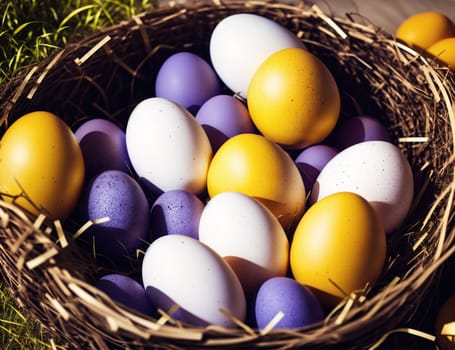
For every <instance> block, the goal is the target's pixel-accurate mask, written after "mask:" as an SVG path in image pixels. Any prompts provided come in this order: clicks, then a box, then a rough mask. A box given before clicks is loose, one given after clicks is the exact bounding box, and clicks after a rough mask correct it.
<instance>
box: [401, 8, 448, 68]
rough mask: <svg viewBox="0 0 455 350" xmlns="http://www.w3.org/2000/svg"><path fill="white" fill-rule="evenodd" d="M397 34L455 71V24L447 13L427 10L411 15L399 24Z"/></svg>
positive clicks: (403, 40)
mask: <svg viewBox="0 0 455 350" xmlns="http://www.w3.org/2000/svg"><path fill="white" fill-rule="evenodd" d="M428 28H431V30H428ZM395 36H396V38H397V39H398V40H400V41H402V42H404V43H406V44H407V45H409V46H410V47H413V48H414V49H416V50H418V51H421V52H423V53H424V54H427V55H428V56H429V57H430V59H435V58H436V60H437V61H438V62H439V63H442V64H443V65H445V66H448V67H449V69H450V70H452V71H455V24H454V23H453V22H452V20H451V19H450V18H449V17H447V16H446V15H445V14H443V13H440V12H436V11H425V12H419V13H416V14H414V15H412V16H409V17H408V18H406V19H405V20H404V21H403V22H402V23H401V24H400V25H399V26H398V28H397V30H396V32H395Z"/></svg>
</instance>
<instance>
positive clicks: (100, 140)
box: [75, 118, 131, 181]
mask: <svg viewBox="0 0 455 350" xmlns="http://www.w3.org/2000/svg"><path fill="white" fill-rule="evenodd" d="M75 135H76V139H77V140H78V142H79V145H80V147H81V150H82V155H83V156H84V163H85V169H86V170H85V171H86V180H87V181H88V180H90V179H92V178H93V176H95V175H97V174H99V173H101V172H103V171H105V170H121V171H124V172H128V169H129V168H130V164H131V163H130V160H129V157H128V152H127V150H126V142H125V132H124V131H123V130H122V129H121V128H120V127H119V126H117V125H116V124H114V123H113V122H111V121H109V120H105V119H100V118H97V119H91V120H89V121H87V122H85V123H84V124H82V125H81V126H80V127H79V128H78V129H77V130H76V132H75Z"/></svg>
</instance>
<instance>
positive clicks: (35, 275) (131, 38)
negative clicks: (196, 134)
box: [0, 0, 455, 349]
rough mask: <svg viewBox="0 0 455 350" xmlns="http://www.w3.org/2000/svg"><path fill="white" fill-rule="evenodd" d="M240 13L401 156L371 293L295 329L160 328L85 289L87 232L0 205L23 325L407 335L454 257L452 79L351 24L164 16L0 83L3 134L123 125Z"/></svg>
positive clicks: (6, 269)
mask: <svg viewBox="0 0 455 350" xmlns="http://www.w3.org/2000/svg"><path fill="white" fill-rule="evenodd" d="M239 12H250V13H256V14H260V15H263V16H265V17H268V18H271V19H273V20H275V21H277V22H279V23H281V24H282V25H284V26H286V27H287V28H288V29H290V30H291V31H293V32H295V33H298V35H299V36H300V37H301V38H302V40H303V41H304V43H305V44H306V45H307V47H308V48H309V50H311V51H312V52H313V53H315V54H316V55H317V56H318V57H319V58H321V60H323V62H325V63H326V65H327V66H328V67H329V69H330V70H331V71H332V73H333V74H334V76H335V78H336V80H337V83H338V85H339V88H340V91H341V96H342V106H343V111H342V116H341V117H342V118H345V117H346V116H349V115H354V114H357V115H358V114H370V115H375V116H377V117H378V118H380V119H381V120H382V121H383V122H384V124H385V125H386V126H387V127H388V129H389V131H390V133H391V135H392V136H393V138H394V140H395V141H396V143H397V144H398V145H399V147H400V148H401V149H402V151H403V153H404V154H405V155H406V156H407V157H408V159H409V161H410V163H411V165H412V168H413V171H414V174H415V183H416V186H415V188H416V193H415V201H414V204H413V207H412V211H411V213H410V214H409V218H408V220H407V221H406V222H405V224H404V225H403V227H402V229H401V230H400V231H399V232H397V233H395V234H393V235H392V236H391V237H390V238H389V242H388V243H389V246H388V259H387V266H386V269H385V271H384V275H383V277H382V278H381V279H380V281H379V282H378V283H377V284H376V285H375V286H373V287H372V288H369V289H368V290H365V291H359V293H353V294H352V295H350V296H347V297H346V300H345V301H344V302H343V303H341V304H340V305H339V306H338V307H337V308H336V309H335V310H333V312H332V313H331V314H330V315H329V316H328V317H327V318H326V320H325V321H324V322H322V323H318V324H315V325H313V326H310V327H306V328H304V329H299V330H286V329H285V330H278V329H273V322H274V320H271V322H272V323H271V325H270V327H268V328H267V329H264V330H256V329H251V328H250V327H249V326H247V325H244V324H242V323H240V322H239V327H238V328H236V329H223V328H220V327H214V326H209V327H207V328H194V327H191V326H187V325H182V324H180V323H179V322H176V321H175V320H173V319H172V315H171V313H172V310H171V312H167V310H164V311H162V312H161V314H162V317H161V318H160V319H153V318H147V317H145V316H141V315H139V314H137V313H134V312H133V311H131V310H128V309H126V308H124V307H122V306H121V305H119V304H116V303H114V302H113V301H112V300H110V299H109V298H108V297H106V295H104V294H103V293H101V292H99V291H98V290H97V289H95V288H94V287H92V283H93V281H94V279H95V274H96V271H95V270H92V269H91V265H90V264H91V260H90V258H89V257H88V256H86V255H84V254H83V253H81V251H80V250H79V249H78V248H77V247H78V245H77V244H76V243H75V241H74V240H76V241H77V237H78V235H79V234H80V231H79V232H77V230H78V228H79V227H81V226H83V225H84V223H72V222H70V223H64V225H63V229H62V228H61V225H60V223H59V222H56V223H53V224H51V225H50V227H46V226H45V225H46V224H45V223H44V220H43V218H42V217H38V218H37V219H36V220H35V219H30V218H27V217H26V215H25V214H24V213H23V212H22V211H21V210H20V209H19V208H17V207H16V206H14V205H11V204H7V203H6V202H1V201H0V265H1V266H2V272H3V276H4V280H5V283H7V284H8V287H9V289H10V290H11V292H12V293H13V295H14V297H15V298H16V299H17V301H18V302H19V303H20V304H21V305H22V306H23V307H24V309H26V310H27V311H28V312H29V313H30V315H32V316H34V317H35V318H36V319H38V320H39V321H40V322H41V323H42V324H43V325H44V326H45V327H47V328H48V329H49V330H50V331H51V332H55V333H56V334H58V338H61V339H64V341H65V342H67V343H68V344H69V345H72V346H74V347H75V348H79V349H81V348H83V349H107V348H112V347H113V346H114V345H118V346H119V347H120V348H138V349H141V348H157V349H191V348H194V349H202V348H215V347H216V348H230V347H233V346H234V345H235V346H236V347H238V348H247V349H252V348H274V349H277V348H283V349H287V348H297V347H300V346H303V345H305V346H306V347H305V348H308V349H318V348H325V347H327V346H328V345H333V346H335V347H336V348H338V347H339V348H340V349H362V348H375V347H376V346H377V345H378V342H380V341H381V339H383V338H385V337H387V335H388V334H391V333H393V332H400V331H406V330H402V329H399V328H398V327H400V324H403V322H405V321H407V320H409V319H410V318H411V317H412V316H413V314H414V313H415V311H416V309H417V306H418V305H419V303H420V302H421V301H422V300H423V298H424V297H425V296H426V295H428V293H429V291H431V288H433V287H434V286H435V281H436V278H437V275H438V272H439V270H440V267H441V265H442V264H443V263H444V262H445V261H446V260H447V258H448V257H449V256H450V255H451V254H452V253H453V252H454V250H455V247H454V244H453V240H454V235H455V231H454V230H453V225H452V224H453V223H452V221H453V197H454V184H455V182H454V167H453V161H454V147H455V146H454V127H455V115H454V101H455V90H454V75H453V73H451V72H450V71H449V70H448V69H447V68H445V67H442V66H438V64H437V62H434V61H433V59H431V58H425V57H424V56H422V55H420V54H419V53H418V52H416V51H414V50H412V49H410V48H408V47H406V46H405V45H402V44H400V43H397V42H396V41H395V40H394V38H393V37H392V36H391V35H389V34H387V33H384V32H382V31H381V29H380V28H377V27H375V26H374V25H373V24H371V23H369V22H368V21H367V20H366V19H365V18H363V17H361V16H360V15H357V14H350V15H348V16H347V17H346V18H334V17H331V16H330V15H327V14H325V13H323V12H322V11H321V10H320V9H318V8H316V7H309V6H305V5H304V4H300V3H298V4H297V3H274V2H264V1H235V0H234V1H225V2H223V1H213V2H211V1H198V2H188V3H185V4H171V5H166V6H163V7H160V8H159V9H155V10H153V11H150V12H147V13H143V14H141V15H139V16H136V17H135V18H134V19H133V20H131V21H128V22H124V23H119V24H118V25H115V26H112V27H108V28H106V29H104V30H103V31H100V32H98V33H96V34H94V35H92V36H89V37H87V38H85V39H84V40H81V41H79V42H75V43H70V44H68V45H67V46H66V47H65V48H64V49H62V50H60V51H58V52H57V53H55V54H53V55H52V56H51V57H49V58H48V59H46V60H45V61H43V62H41V63H40V64H38V65H36V66H33V67H30V68H29V69H27V70H25V71H24V72H22V73H21V74H19V75H18V76H16V78H14V80H13V81H11V82H10V83H9V84H7V85H5V86H3V87H2V88H1V90H0V102H1V104H0V135H1V134H2V133H3V132H4V131H5V130H6V128H7V127H8V126H9V125H10V124H11V123H12V122H13V121H14V120H15V119H17V118H18V117H20V116H21V115H23V114H25V113H27V112H31V111H34V110H48V111H51V112H53V113H55V114H57V115H59V116H61V118H63V119H64V120H65V121H66V122H67V123H68V124H69V125H70V126H71V127H76V126H77V125H79V124H80V123H81V121H83V120H86V119H87V118H89V117H104V118H108V119H113V120H115V121H116V122H117V123H119V124H120V125H121V126H125V124H126V120H127V118H128V116H129V113H130V111H131V110H132V108H133V107H134V106H135V105H136V104H137V103H138V102H139V101H140V100H141V99H143V98H146V97H150V96H151V94H153V82H154V77H155V76H156V72H157V69H158V68H159V66H160V65H161V63H162V62H163V60H164V59H165V58H166V57H168V56H169V54H171V53H173V52H176V51H183V50H187V51H192V52H195V53H197V54H199V55H201V56H202V57H204V58H208V41H209V38H210V33H211V31H212V29H213V28H214V26H215V25H216V24H217V23H218V22H219V21H220V20H221V19H222V18H224V17H226V16H227V15H230V14H234V13H239ZM90 224H96V223H89V224H88V225H90ZM74 232H76V235H75V236H74V239H73V236H72V235H73V234H74ZM62 235H63V236H62ZM64 236H65V237H64ZM62 243H64V244H62ZM220 312H221V311H220ZM226 317H230V316H229V315H227V316H226ZM279 317H280V315H277V318H279ZM410 333H419V332H417V331H414V332H410ZM429 338H430V339H432V337H431V336H430V337H429Z"/></svg>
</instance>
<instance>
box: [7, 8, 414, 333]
mask: <svg viewBox="0 0 455 350" xmlns="http://www.w3.org/2000/svg"><path fill="white" fill-rule="evenodd" d="M210 59H211V62H210V63H209V62H207V61H206V60H204V59H203V58H202V57H199V56H198V55H196V54H194V53H191V52H177V53H174V54H173V55H171V56H170V57H168V58H167V59H166V61H165V62H164V63H163V65H162V66H161V67H160V69H159V72H158V74H157V77H156V81H155V95H154V96H150V97H149V98H147V99H145V100H143V101H141V102H139V103H138V104H137V105H136V106H135V108H134V109H133V111H132V113H131V115H130V116H129V119H128V121H127V125H126V129H125V130H122V129H121V128H119V127H118V126H117V125H116V124H115V123H114V122H112V121H109V120H104V119H92V120H88V121H86V122H85V123H84V124H82V125H81V126H80V127H79V128H78V129H77V130H75V131H74V134H73V132H72V131H71V130H70V128H69V127H68V126H67V125H66V124H65V123H64V122H63V121H62V120H61V119H59V118H58V117H57V116H55V115H53V114H51V113H49V112H44V111H36V112H33V113H30V114H27V115H25V116H23V117H21V118H19V119H18V120H17V121H16V122H14V123H13V124H12V125H11V126H10V127H9V128H8V129H7V131H6V132H5V134H4V136H3V138H2V140H1V143H0V145H1V147H0V193H2V194H3V195H2V198H3V199H4V200H9V201H12V200H14V201H15V203H16V204H18V205H20V206H21V207H23V208H24V209H25V210H27V211H29V212H30V213H32V214H35V215H37V214H39V213H44V214H45V215H46V216H47V217H48V218H49V219H53V220H56V219H59V220H65V219H66V218H68V217H69V216H70V215H72V213H74V211H75V210H77V211H78V212H79V211H80V213H81V214H78V215H81V216H82V220H83V221H87V220H91V221H93V222H95V223H97V224H95V225H93V226H92V227H91V228H90V229H89V230H88V231H87V232H86V233H85V234H84V235H85V236H88V237H89V239H88V241H90V242H93V245H94V246H93V249H94V250H95V251H96V253H97V254H99V255H102V256H107V257H109V258H111V259H113V260H115V259H119V258H120V257H122V256H125V255H126V256H134V254H135V252H136V251H137V250H141V249H142V250H144V251H145V255H144V256H143V257H141V259H142V278H141V281H137V280H135V279H133V278H132V277H129V276H127V275H122V274H110V275H106V276H103V277H101V278H100V279H99V280H98V281H97V283H96V285H97V286H98V288H100V289H101V290H103V291H104V292H106V293H107V294H108V295H110V296H111V297H112V298H113V299H115V300H117V301H119V302H121V303H124V304H126V305H127V306H129V307H131V308H133V309H136V310H138V311H140V312H142V313H144V314H148V315H155V310H157V309H158V308H159V309H162V310H169V309H170V308H171V307H172V306H173V305H174V304H177V305H178V306H179V308H178V310H177V311H176V312H175V313H174V314H173V317H175V318H176V319H179V320H181V321H184V322H187V323H189V324H192V325H197V326H204V325H208V324H215V325H220V326H225V327H235V323H234V322H233V321H232V318H235V319H237V320H240V321H242V322H251V324H252V325H253V326H255V327H258V328H264V327H266V326H267V325H268V324H269V322H270V321H271V320H272V319H273V318H274V317H275V316H276V315H277V314H279V313H280V312H282V313H283V315H284V317H283V318H282V319H281V320H280V321H279V322H278V324H277V325H275V327H282V328H299V327H303V326H306V325H309V324H312V323H314V322H318V321H321V320H322V319H323V318H324V317H325V314H326V312H327V311H328V310H330V309H331V308H333V307H334V306H335V305H337V303H339V302H340V301H341V300H342V299H343V298H344V297H345V296H346V295H350V294H351V293H352V292H356V291H359V290H363V289H365V288H367V287H368V286H371V285H373V284H374V283H375V282H376V281H377V280H378V279H379V278H380V276H381V274H382V272H383V268H384V264H385V260H386V245H387V237H388V235H390V234H391V233H393V232H395V231H397V230H398V229H399V228H400V226H401V225H402V223H403V221H404V220H405V218H406V216H407V214H408V211H409V210H410V207H411V202H412V199H413V190H414V189H413V174H412V171H411V167H410V165H409V163H408V161H407V159H406V158H405V157H404V155H403V154H402V153H401V152H400V150H399V148H398V147H397V146H396V145H394V144H393V143H392V142H391V138H390V136H389V135H388V132H387V129H386V128H385V127H384V126H383V125H382V124H381V123H380V122H379V121H378V119H375V118H373V117H371V116H352V117H351V118H348V119H346V120H343V121H342V120H341V119H340V118H339V115H340V109H341V99H340V94H339V91H338V87H337V83H336V80H335V79H334V77H333V76H332V74H331V72H330V71H329V69H328V68H327V67H326V66H325V65H324V63H323V62H322V61H320V60H319V59H318V58H317V57H316V56H315V55H314V54H312V53H311V52H309V51H308V50H307V48H306V47H305V46H304V45H303V43H302V41H301V40H300V39H299V38H298V37H297V36H296V35H295V34H293V33H291V32H290V31H288V30H287V29H286V28H284V27H282V26H281V25H279V24H278V23H275V22H273V21H271V20H269V19H267V18H264V17H261V16H258V15H253V14H237V15H232V16H228V17H226V18H225V19H223V20H221V21H220V22H219V23H218V25H217V26H216V27H215V29H214V31H213V32H212V35H211V38H210ZM226 91H230V92H231V93H230V94H229V93H226ZM223 92H224V93H223ZM150 193H153V194H154V195H153V196H150ZM76 208H77V209H76ZM100 219H105V220H100ZM222 311H223V312H222ZM226 313H227V314H228V315H230V317H227V316H226Z"/></svg>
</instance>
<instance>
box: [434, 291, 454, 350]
mask: <svg viewBox="0 0 455 350" xmlns="http://www.w3.org/2000/svg"><path fill="white" fill-rule="evenodd" d="M435 332H436V337H437V340H438V344H439V346H440V347H441V349H442V350H454V349H455V294H453V295H451V296H450V297H449V298H448V299H447V300H446V301H445V302H444V303H443V304H442V306H441V307H440V309H439V311H438V313H437V315H436V322H435Z"/></svg>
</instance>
